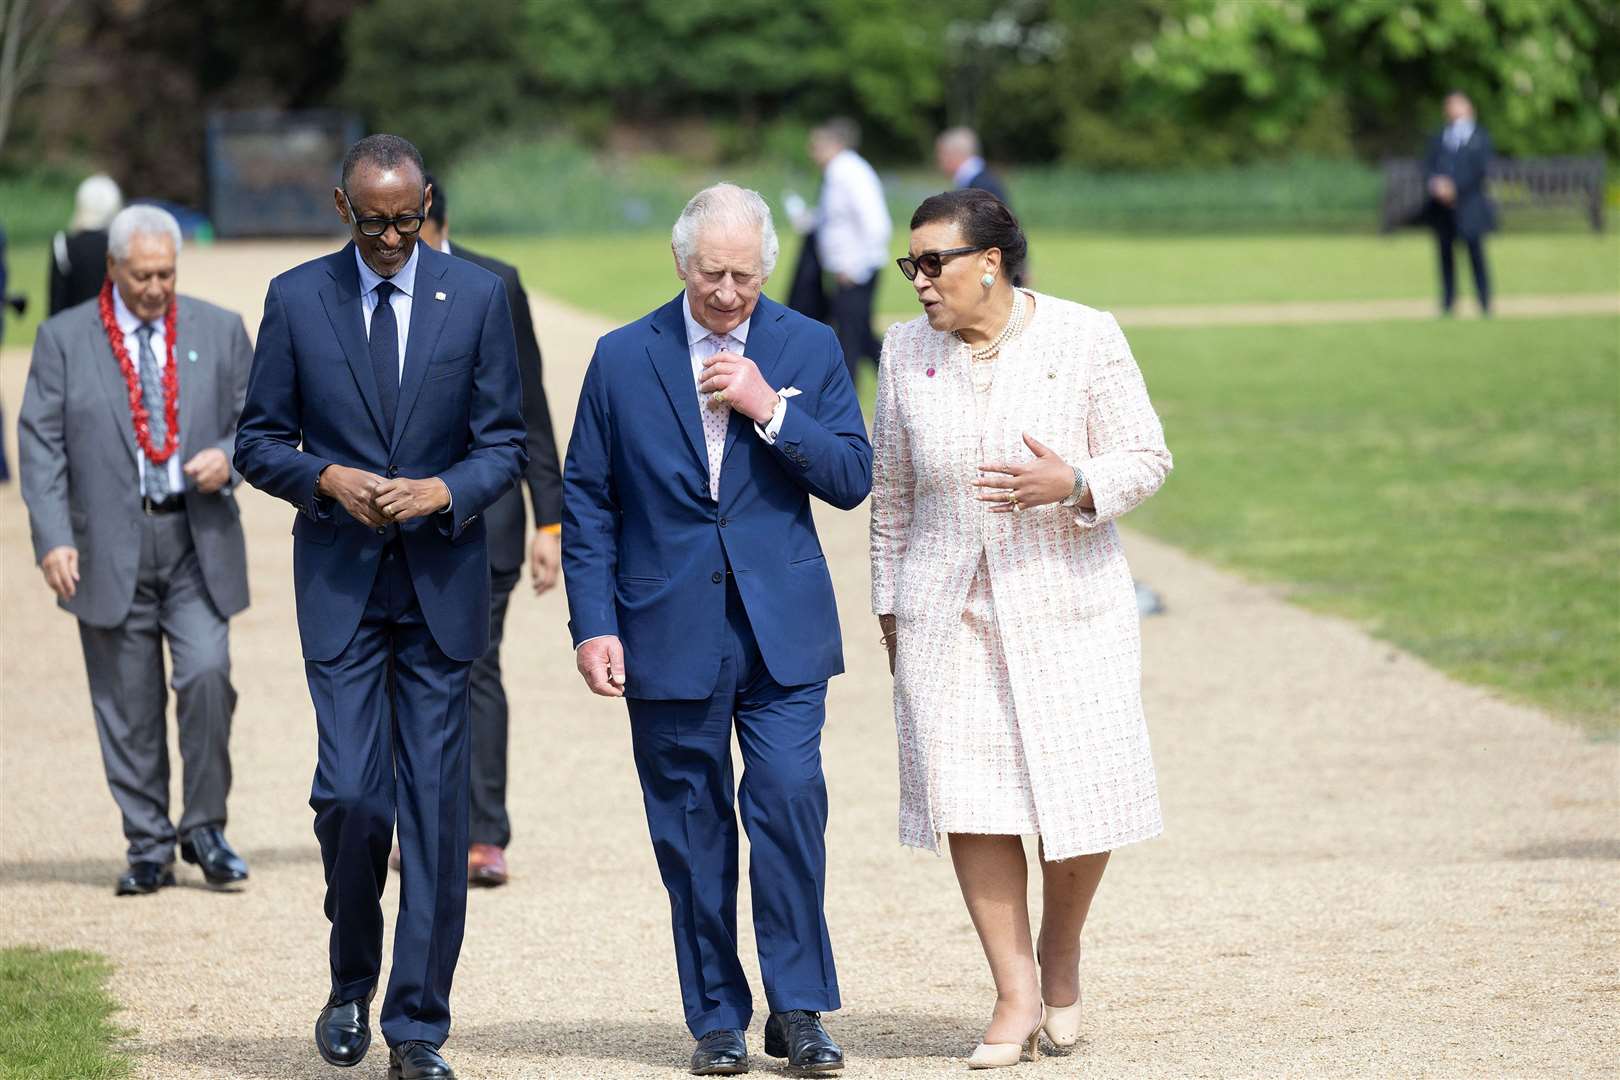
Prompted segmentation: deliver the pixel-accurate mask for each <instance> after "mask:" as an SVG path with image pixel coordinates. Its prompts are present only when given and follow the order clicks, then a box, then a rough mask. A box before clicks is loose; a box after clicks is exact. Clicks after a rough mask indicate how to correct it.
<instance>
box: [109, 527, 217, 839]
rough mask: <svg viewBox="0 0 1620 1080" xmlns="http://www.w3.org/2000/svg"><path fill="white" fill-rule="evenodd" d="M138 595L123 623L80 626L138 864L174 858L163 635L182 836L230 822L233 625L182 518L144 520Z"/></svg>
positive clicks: (112, 777)
mask: <svg viewBox="0 0 1620 1080" xmlns="http://www.w3.org/2000/svg"><path fill="white" fill-rule="evenodd" d="M138 524H139V526H140V527H139V529H138V530H137V531H136V533H135V536H136V537H138V538H139V542H140V545H141V555H140V562H139V564H138V570H137V572H136V579H135V600H134V603H133V604H132V605H131V607H130V609H129V615H128V616H126V617H125V619H124V621H123V622H122V623H120V624H119V625H118V626H114V627H110V628H109V627H96V626H89V625H87V624H85V623H82V622H81V623H80V624H79V643H80V644H81V645H82V646H83V648H84V666H85V671H86V672H87V673H88V674H89V676H90V701H91V705H92V708H93V709H94V711H95V717H96V732H97V734H98V735H99V736H100V738H101V761H102V765H103V766H104V767H105V769H106V772H107V785H108V787H110V788H112V794H113V801H114V802H116V803H117V804H118V810H119V812H120V813H121V814H122V815H123V818H124V836H125V838H126V839H127V840H128V841H129V848H128V856H129V861H130V862H137V861H148V862H169V861H171V860H172V859H173V858H174V845H175V840H176V839H177V833H176V830H175V827H174V825H172V824H171V823H170V822H169V748H168V740H167V731H166V728H167V721H166V714H167V711H168V704H169V699H168V692H167V691H166V690H165V688H164V685H163V639H164V638H168V639H169V652H170V654H171V655H172V656H173V657H174V694H175V698H176V710H175V711H176V720H177V721H178V725H179V729H180V760H181V762H182V764H183V765H184V767H185V776H184V785H183V787H184V792H185V809H184V811H183V812H182V814H181V816H180V828H179V831H178V838H179V839H184V838H185V837H186V836H188V835H189V834H190V833H191V832H192V830H194V829H200V828H203V827H205V826H210V825H212V826H216V827H219V828H224V826H225V800H226V796H227V795H229V793H230V790H231V752H230V739H231V716H232V714H233V713H234V712H235V710H236V691H235V690H234V689H233V688H232V687H231V650H230V624H229V623H228V622H226V620H225V619H224V618H223V617H222V616H221V615H220V614H219V612H218V611H216V610H215V609H214V603H213V601H212V600H210V599H209V598H208V589H207V587H206V586H205V585H204V583H203V576H202V568H201V567H200V566H199V565H198V564H197V552H196V550H195V549H194V548H193V547H192V542H191V529H190V525H189V524H188V522H187V521H186V515H185V513H184V512H183V511H182V512H180V513H176V514H160V515H157V516H153V517H148V516H146V515H144V514H143V515H141V518H140V521H139V522H138Z"/></svg>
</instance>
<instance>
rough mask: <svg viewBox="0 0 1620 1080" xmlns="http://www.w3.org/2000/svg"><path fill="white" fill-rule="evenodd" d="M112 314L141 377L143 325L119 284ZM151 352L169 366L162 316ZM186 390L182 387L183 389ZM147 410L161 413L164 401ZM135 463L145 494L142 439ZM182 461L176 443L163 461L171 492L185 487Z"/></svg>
mask: <svg viewBox="0 0 1620 1080" xmlns="http://www.w3.org/2000/svg"><path fill="white" fill-rule="evenodd" d="M113 316H114V317H115V318H116V319H117V320H118V329H120V330H122V331H123V332H124V348H125V349H127V350H129V362H130V363H131V364H133V365H134V366H135V375H136V378H137V379H139V377H140V373H141V338H140V335H139V334H138V333H136V331H138V330H139V329H140V328H141V320H140V318H139V317H138V316H137V315H136V314H135V313H134V312H133V311H131V310H129V305H127V304H125V303H124V294H123V293H121V292H119V291H118V290H117V289H116V288H115V289H113ZM152 352H153V354H154V355H156V356H157V362H158V370H159V371H162V370H163V369H164V368H166V367H168V366H169V339H168V338H166V337H164V336H163V320H162V319H159V320H158V321H157V322H154V323H153V324H152ZM119 374H120V376H121V375H122V374H123V373H122V372H120V373H119ZM184 392H185V391H183V390H182V391H181V393H184ZM146 411H147V412H149V413H151V414H152V415H154V416H162V415H163V402H161V401H148V402H147V403H146ZM152 442H153V443H154V444H155V445H156V446H157V447H158V449H160V450H161V449H162V444H161V443H158V441H157V439H155V438H154V439H153V440H152ZM135 464H136V467H137V472H136V474H135V493H136V494H137V495H144V494H145V493H146V467H147V465H148V464H149V462H148V461H147V460H146V454H145V452H144V451H142V450H141V444H140V443H136V444H135ZM180 465H181V461H180V445H179V444H178V443H176V444H175V447H174V453H173V454H170V455H169V460H168V461H167V462H165V463H164V465H163V467H164V468H167V469H168V470H169V492H170V494H173V495H179V494H181V493H182V492H184V491H185V490H186V478H185V475H184V474H183V473H181V471H180Z"/></svg>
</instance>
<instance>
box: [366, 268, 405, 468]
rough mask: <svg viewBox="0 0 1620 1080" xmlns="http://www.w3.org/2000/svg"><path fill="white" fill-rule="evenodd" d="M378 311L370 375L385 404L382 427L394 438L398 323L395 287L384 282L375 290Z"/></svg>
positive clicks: (373, 317) (374, 316)
mask: <svg viewBox="0 0 1620 1080" xmlns="http://www.w3.org/2000/svg"><path fill="white" fill-rule="evenodd" d="M375 291H376V294H377V310H376V311H373V312H372V313H371V373H372V374H373V375H374V376H376V378H377V397H378V398H379V399H380V400H381V401H382V413H383V415H382V418H383V427H385V428H387V429H388V437H389V438H393V435H394V414H395V413H396V412H398V411H399V321H398V320H397V319H395V318H394V305H393V304H390V303H389V302H388V298H389V297H390V296H391V295H393V292H394V284H393V282H391V281H384V282H381V283H380V284H378V286H377V288H376V290H375Z"/></svg>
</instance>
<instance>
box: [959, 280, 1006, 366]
mask: <svg viewBox="0 0 1620 1080" xmlns="http://www.w3.org/2000/svg"><path fill="white" fill-rule="evenodd" d="M1023 331H1024V293H1023V290H1022V289H1014V290H1013V305H1012V314H1011V315H1009V316H1008V317H1007V325H1006V326H1004V327H1002V328H1001V333H999V334H997V335H996V339H995V340H994V341H992V342H990V343H989V344H988V345H985V346H984V347H983V348H979V349H972V348H971V347H970V351H971V354H972V356H973V362H974V363H975V364H977V363H980V362H982V361H985V360H991V359H994V358H995V356H996V355H997V354H998V353H1000V352H1001V347H1002V346H1003V345H1005V344H1007V342H1009V341H1011V340H1012V339H1013V338H1015V337H1017V336H1018V335H1019V334H1021V333H1023ZM951 336H953V337H954V338H956V340H957V341H961V342H962V344H964V345H966V344H967V342H966V341H964V340H963V338H962V335H961V333H960V332H958V331H956V330H952V331H951Z"/></svg>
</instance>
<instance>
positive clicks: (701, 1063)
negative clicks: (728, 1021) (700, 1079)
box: [692, 1028, 748, 1076]
mask: <svg viewBox="0 0 1620 1080" xmlns="http://www.w3.org/2000/svg"><path fill="white" fill-rule="evenodd" d="M747 1071H748V1044H747V1043H745V1042H743V1033H742V1032H740V1031H738V1030H737V1029H736V1028H720V1029H718V1030H716V1031H711V1032H709V1033H708V1034H706V1035H704V1036H703V1038H701V1039H699V1040H698V1044H697V1048H696V1049H695V1050H693V1051H692V1075H693V1076H741V1075H742V1074H743V1073H745V1072H747Z"/></svg>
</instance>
